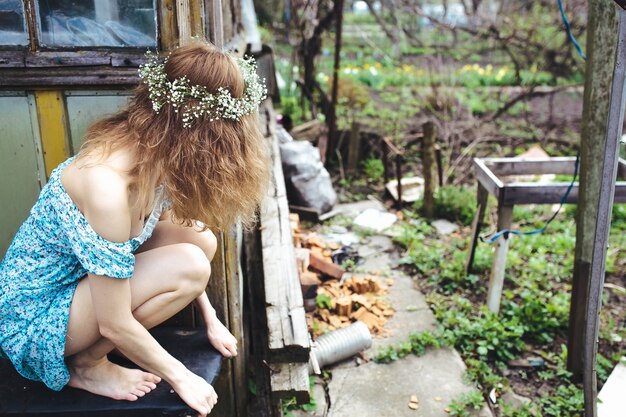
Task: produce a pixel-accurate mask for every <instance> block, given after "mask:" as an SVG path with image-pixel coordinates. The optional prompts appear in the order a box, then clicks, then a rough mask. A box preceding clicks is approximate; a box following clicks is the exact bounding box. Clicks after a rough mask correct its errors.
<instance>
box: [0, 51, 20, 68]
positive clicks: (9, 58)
mask: <svg viewBox="0 0 626 417" xmlns="http://www.w3.org/2000/svg"><path fill="white" fill-rule="evenodd" d="M25 58H26V52H25V51H3V52H2V54H0V68H11V67H23V66H25V65H26V63H25Z"/></svg>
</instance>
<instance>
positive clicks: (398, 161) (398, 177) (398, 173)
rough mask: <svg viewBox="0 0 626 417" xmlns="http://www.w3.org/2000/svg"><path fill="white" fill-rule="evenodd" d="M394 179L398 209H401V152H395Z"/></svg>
mask: <svg viewBox="0 0 626 417" xmlns="http://www.w3.org/2000/svg"><path fill="white" fill-rule="evenodd" d="M396 181H398V188H397V190H398V210H402V154H399V153H397V154H396Z"/></svg>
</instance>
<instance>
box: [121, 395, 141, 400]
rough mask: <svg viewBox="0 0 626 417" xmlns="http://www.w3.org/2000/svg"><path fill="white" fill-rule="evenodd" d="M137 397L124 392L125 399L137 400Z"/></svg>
mask: <svg viewBox="0 0 626 417" xmlns="http://www.w3.org/2000/svg"><path fill="white" fill-rule="evenodd" d="M137 398H138V397H137V396H136V395H135V394H126V397H124V399H125V400H126V401H137Z"/></svg>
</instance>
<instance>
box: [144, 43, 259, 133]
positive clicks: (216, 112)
mask: <svg viewBox="0 0 626 417" xmlns="http://www.w3.org/2000/svg"><path fill="white" fill-rule="evenodd" d="M146 58H147V59H148V62H146V63H145V64H143V65H140V66H139V78H141V79H142V81H143V82H144V83H146V84H147V85H148V91H149V93H150V100H151V101H152V108H153V109H154V111H155V112H156V113H158V112H159V111H160V110H161V108H162V107H163V106H164V105H165V104H167V103H169V104H171V105H172V107H174V111H175V112H176V113H178V111H179V109H180V110H181V111H182V113H183V127H190V126H191V125H192V124H193V121H194V120H195V119H199V118H201V117H204V116H205V115H207V116H208V117H209V118H210V121H214V120H218V119H231V120H239V119H240V118H241V117H242V116H245V115H247V114H250V113H253V112H255V111H256V110H257V109H258V107H259V103H261V101H263V100H264V99H265V97H266V95H267V88H266V87H265V80H263V81H261V80H260V79H259V76H258V74H257V72H256V62H255V61H254V59H253V58H252V57H248V58H236V60H237V64H238V65H239V69H240V70H241V75H242V76H243V81H244V83H245V89H244V92H243V96H241V97H233V96H232V95H231V93H230V91H228V90H227V89H226V88H224V87H219V88H218V89H217V93H215V94H213V93H210V92H209V91H208V90H207V89H206V87H204V86H202V85H197V84H191V82H190V81H189V79H187V77H180V78H177V79H175V80H174V81H168V79H167V75H166V74H165V63H166V62H167V60H168V58H169V56H168V57H167V58H165V61H164V62H163V63H160V62H159V57H158V56H157V55H156V54H155V53H153V52H151V51H148V52H146ZM190 100H193V101H195V103H193V104H192V103H190V102H189V101H190Z"/></svg>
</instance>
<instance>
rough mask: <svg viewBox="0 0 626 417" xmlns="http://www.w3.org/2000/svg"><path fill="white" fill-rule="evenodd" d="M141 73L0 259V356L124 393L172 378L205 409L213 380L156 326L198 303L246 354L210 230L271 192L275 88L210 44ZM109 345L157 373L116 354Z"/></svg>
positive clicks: (218, 338)
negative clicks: (217, 293)
mask: <svg viewBox="0 0 626 417" xmlns="http://www.w3.org/2000/svg"><path fill="white" fill-rule="evenodd" d="M140 76H141V78H142V83H141V85H139V86H138V87H137V89H136V91H135V96H134V97H133V99H132V100H131V102H130V104H129V105H128V107H127V108H125V109H123V110H122V111H120V112H119V113H117V114H115V115H113V116H111V117H108V118H106V119H104V120H101V121H99V122H97V123H96V124H94V125H93V126H92V127H91V128H90V129H89V131H88V133H87V140H86V142H85V144H84V146H83V148H82V149H81V152H80V153H79V154H78V155H77V156H76V157H73V158H70V159H69V160H67V161H66V162H64V163H62V164H61V165H60V166H59V167H58V168H57V169H56V170H55V171H54V172H53V173H52V174H51V176H50V180H49V182H48V184H47V185H46V186H45V187H44V189H43V190H42V192H41V194H40V197H39V200H38V201H37V203H36V205H35V206H34V207H33V209H32V211H31V215H30V217H29V218H28V219H27V220H26V222H25V223H24V224H23V225H22V227H21V228H20V230H19V231H18V233H17V235H16V237H15V239H14V241H13V243H12V245H11V247H10V248H9V250H8V251H7V254H6V256H5V258H4V260H3V261H2V264H0V356H1V357H8V358H9V359H10V360H11V361H12V363H13V364H14V366H15V368H16V369H17V370H18V371H19V372H20V373H21V374H22V375H24V376H25V377H27V378H31V379H34V380H40V381H43V382H44V383H45V384H46V385H47V386H48V387H50V388H51V389H54V390H60V389H61V388H62V387H63V386H65V385H70V386H72V387H76V388H80V389H84V390H87V391H90V392H92V393H95V394H99V395H104V396H107V397H111V398H114V399H120V400H122V399H123V400H128V401H134V400H137V398H139V397H142V396H144V395H145V394H147V393H149V392H150V391H151V390H153V389H154V388H155V387H156V384H157V383H159V381H160V380H161V379H164V380H166V381H167V382H169V383H170V384H171V385H172V387H173V388H174V390H176V392H177V393H178V394H179V395H180V397H181V398H182V399H183V400H184V401H185V402H186V403H187V404H188V405H189V406H190V407H192V408H193V409H194V410H196V411H197V412H198V414H199V415H202V416H206V414H208V413H209V412H210V411H211V408H212V407H213V406H214V405H215V403H216V401H217V395H216V394H215V391H214V390H213V388H212V387H211V386H210V385H209V384H208V383H207V382H206V381H205V380H204V379H202V378H200V377H198V376H196V375H194V374H193V373H191V372H190V371H189V370H188V369H186V368H185V366H184V365H183V364H182V363H181V362H179V361H178V360H176V359H175V358H174V357H172V356H171V355H169V354H168V353H167V352H166V351H165V350H164V349H163V348H162V347H161V346H160V345H159V344H158V343H157V341H156V340H154V338H153V337H152V336H151V335H150V333H148V330H147V329H149V328H151V327H153V326H155V325H157V324H159V323H161V322H163V321H165V320H166V319H168V318H169V317H171V316H173V315H174V314H175V313H177V312H178V311H180V310H181V309H183V308H184V307H185V306H186V305H187V304H189V303H190V302H191V301H193V300H195V301H196V303H197V306H198V307H199V309H200V311H201V313H202V316H203V318H204V320H205V323H206V326H207V335H208V338H209V341H210V342H211V344H212V345H213V346H214V347H215V348H216V349H217V350H218V351H219V352H221V353H222V354H223V355H224V356H226V357H230V356H234V355H236V354H237V347H236V340H235V338H234V337H233V336H232V335H231V334H230V332H229V331H228V330H227V329H226V328H225V327H224V326H223V325H222V323H220V322H219V320H218V319H217V318H216V316H215V310H214V309H213V308H212V307H211V304H210V303H209V300H208V298H207V296H206V293H205V291H204V290H205V288H206V285H207V282H208V279H209V274H210V261H211V259H212V258H213V255H214V254H215V250H216V241H215V237H214V235H213V234H212V233H211V232H210V230H209V228H227V227H229V226H230V225H231V224H232V223H233V222H234V221H236V220H241V221H242V222H243V223H244V225H247V224H249V223H250V222H251V221H252V220H253V217H254V211H255V209H256V207H257V205H258V203H259V202H260V200H261V198H262V196H263V195H264V187H265V186H266V184H267V181H268V165H269V164H268V157H267V150H266V146H265V144H264V140H263V138H262V136H261V134H260V133H259V130H258V127H257V120H256V113H255V109H256V108H258V105H259V102H260V101H261V100H262V99H263V98H264V95H265V88H264V87H263V85H262V84H261V83H260V82H259V80H258V76H257V75H256V73H255V67H254V64H253V63H251V62H250V61H246V60H237V59H235V58H233V57H231V56H230V55H228V54H226V53H223V52H221V51H219V50H217V49H216V48H215V47H213V46H212V45H209V44H206V43H201V42H197V43H193V44H190V45H187V46H183V47H180V48H178V49H176V50H174V51H172V53H171V54H170V56H169V58H168V59H167V60H166V62H165V63H164V64H161V63H159V62H158V60H157V59H156V57H154V56H152V57H151V58H150V61H149V63H148V64H146V65H144V66H142V68H141V69H140ZM113 349H118V350H119V351H120V352H121V353H123V354H124V355H125V356H126V357H128V358H129V359H130V360H131V361H133V362H134V363H136V364H137V365H139V366H140V367H142V368H143V369H145V370H146V371H148V372H142V371H140V370H134V369H127V368H123V367H120V366H118V365H115V364H113V363H111V362H109V360H108V359H107V354H108V353H110V352H111V351H112V350H113Z"/></svg>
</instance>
